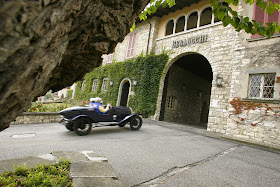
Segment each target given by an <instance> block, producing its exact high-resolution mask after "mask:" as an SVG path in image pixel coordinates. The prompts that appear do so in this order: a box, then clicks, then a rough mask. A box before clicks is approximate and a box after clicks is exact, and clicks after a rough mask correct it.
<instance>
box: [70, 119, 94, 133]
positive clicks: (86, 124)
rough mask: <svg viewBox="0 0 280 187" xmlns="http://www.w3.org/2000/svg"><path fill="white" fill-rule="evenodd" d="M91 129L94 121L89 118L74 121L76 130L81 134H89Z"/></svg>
mask: <svg viewBox="0 0 280 187" xmlns="http://www.w3.org/2000/svg"><path fill="white" fill-rule="evenodd" d="M91 129H92V123H91V121H90V119H88V118H79V119H77V120H76V122H75V123H74V130H75V132H76V133H77V134H78V135H80V136H84V135H87V134H88V133H89V132H90V131H91Z"/></svg>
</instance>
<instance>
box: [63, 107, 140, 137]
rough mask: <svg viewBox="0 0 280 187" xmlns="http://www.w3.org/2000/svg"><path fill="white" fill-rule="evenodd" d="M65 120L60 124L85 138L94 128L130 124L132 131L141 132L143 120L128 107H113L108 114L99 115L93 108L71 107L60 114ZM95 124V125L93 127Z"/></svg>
mask: <svg viewBox="0 0 280 187" xmlns="http://www.w3.org/2000/svg"><path fill="white" fill-rule="evenodd" d="M59 113H60V114H61V115H62V116H63V119H62V120H61V122H60V123H62V124H63V125H65V127H66V128H67V129H68V130H70V131H75V132H76V133H77V134H78V135H80V136H83V135H87V134H88V133H90V131H91V129H92V128H93V127H101V126H116V125H118V126H119V127H124V126H125V125H126V124H127V123H129V124H130V128H131V130H139V129H140V128H141V126H142V118H141V117H140V115H139V114H138V113H135V114H132V112H131V109H130V108H128V107H112V108H111V110H110V112H109V113H108V114H98V113H97V112H96V111H95V109H94V108H93V107H90V106H86V107H81V106H80V107H79V106H77V107H70V108H67V109H64V110H62V111H60V112H59ZM93 124H94V125H93Z"/></svg>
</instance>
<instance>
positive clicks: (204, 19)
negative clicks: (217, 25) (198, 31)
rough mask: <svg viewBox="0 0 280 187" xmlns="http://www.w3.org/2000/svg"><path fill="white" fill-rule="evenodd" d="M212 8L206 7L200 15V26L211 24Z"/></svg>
mask: <svg viewBox="0 0 280 187" xmlns="http://www.w3.org/2000/svg"><path fill="white" fill-rule="evenodd" d="M211 21H212V8H211V7H208V8H205V9H204V10H203V11H202V13H201V15H200V26H203V25H208V24H211Z"/></svg>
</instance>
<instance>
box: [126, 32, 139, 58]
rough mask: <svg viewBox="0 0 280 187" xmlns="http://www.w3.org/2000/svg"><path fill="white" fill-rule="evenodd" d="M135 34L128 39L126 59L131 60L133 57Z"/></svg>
mask: <svg viewBox="0 0 280 187" xmlns="http://www.w3.org/2000/svg"><path fill="white" fill-rule="evenodd" d="M136 34H137V33H136V32H135V33H133V34H131V35H130V37H129V43H128V49H127V55H126V57H127V58H132V57H133V55H134V54H133V51H134V46H135V41H136Z"/></svg>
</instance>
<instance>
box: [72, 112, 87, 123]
mask: <svg viewBox="0 0 280 187" xmlns="http://www.w3.org/2000/svg"><path fill="white" fill-rule="evenodd" d="M81 117H86V118H89V117H88V116H87V115H83V114H81V115H77V116H75V117H73V118H72V119H69V120H68V121H71V122H73V121H75V120H76V119H78V118H81Z"/></svg>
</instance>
